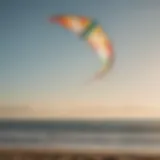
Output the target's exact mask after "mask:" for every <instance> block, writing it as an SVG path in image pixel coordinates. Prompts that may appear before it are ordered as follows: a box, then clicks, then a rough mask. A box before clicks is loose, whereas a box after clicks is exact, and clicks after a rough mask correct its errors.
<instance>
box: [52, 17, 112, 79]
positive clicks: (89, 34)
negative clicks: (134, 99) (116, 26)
mask: <svg viewBox="0 0 160 160" xmlns="http://www.w3.org/2000/svg"><path fill="white" fill-rule="evenodd" d="M50 22H51V23H53V24H58V25H60V26H62V27H64V28H65V29H67V30H69V31H71V32H73V33H75V34H76V35H77V36H79V37H80V38H82V39H84V40H85V41H86V42H88V44H89V45H90V46H91V48H92V49H93V50H94V51H95V52H96V53H97V54H98V56H99V58H100V60H101V62H102V68H101V69H100V70H99V71H98V72H97V73H96V74H95V75H94V77H93V78H92V79H91V80H97V79H101V78H103V77H104V76H105V75H106V73H107V72H108V71H109V70H110V68H111V67H112V64H113V61H114V55H113V48H112V44H111V42H110V40H109V38H108V36H107V34H106V33H105V32H104V30H103V28H102V26H101V25H100V24H99V23H98V22H97V21H96V20H94V19H91V18H88V17H85V16H78V15H55V16H51V17H50Z"/></svg>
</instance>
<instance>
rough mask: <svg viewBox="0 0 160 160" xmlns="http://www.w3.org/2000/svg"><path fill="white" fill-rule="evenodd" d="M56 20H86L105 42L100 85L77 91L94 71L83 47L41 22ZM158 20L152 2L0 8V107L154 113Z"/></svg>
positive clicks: (5, 4) (17, 3)
mask: <svg viewBox="0 0 160 160" xmlns="http://www.w3.org/2000/svg"><path fill="white" fill-rule="evenodd" d="M63 13H73V14H81V15H86V16H89V17H94V18H96V19H97V20H98V21H99V22H100V23H101V24H102V26H103V28H104V30H105V31H106V32H107V33H108V34H109V36H110V38H111V40H112V41H113V45H114V50H115V54H116V60H115V64H114V67H113V69H112V70H111V72H110V73H109V74H108V76H106V78H105V79H104V80H103V81H101V82H99V83H97V84H93V85H90V86H88V87H82V86H83V83H84V82H85V81H86V80H87V79H88V78H90V77H91V76H92V75H93V74H94V73H95V72H96V71H97V70H98V69H99V67H100V65H101V63H100V61H99V59H98V57H97V56H96V54H95V53H93V51H92V50H91V49H90V47H89V46H88V45H87V44H86V43H85V42H84V41H83V40H80V39H79V38H77V37H76V36H75V35H74V34H72V33H70V32H68V31H66V30H64V29H63V28H61V27H59V26H56V25H55V26H54V25H52V24H50V23H49V22H48V18H49V17H50V16H51V15H53V14H63ZM159 17H160V1H159V0H67V1H64V0H27V1H22V0H1V1H0V20H1V26H0V35H1V36H0V44H1V50H0V76H1V78H0V97H1V100H0V101H1V102H0V103H1V104H8V103H9V104H14V105H15V104H22V105H32V106H34V104H35V106H36V104H37V105H38V104H43V103H44V104H46V105H44V107H47V104H48V103H50V104H54V102H55V101H56V102H57V101H58V100H59V101H76V102H77V103H79V104H81V103H86V105H88V106H92V104H93V103H95V102H96V103H97V104H99V105H106V106H124V105H132V106H138V105H143V106H156V107H157V106H159V105H160V98H159V95H160V75H159V70H160V45H159V43H160V19H159ZM54 107H57V108H63V107H62V106H58V105H57V106H54ZM65 107H66V106H65ZM67 107H70V106H69V105H68V106H67Z"/></svg>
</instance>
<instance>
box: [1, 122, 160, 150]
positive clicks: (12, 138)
mask: <svg viewBox="0 0 160 160" xmlns="http://www.w3.org/2000/svg"><path fill="white" fill-rule="evenodd" d="M0 147H1V148H7V147H8V148H9V147H11V148H42V149H69V148H70V149H88V148H89V149H100V150H102V149H138V150H139V149H152V150H153V149H159V150H160V121H153V120H152V121H151V120H110V121H109V120H107V121H95V120H93V121H65V120H64V121H52V120H50V121H49V120H48V121H35V120H28V121H27V120H25V121H24V120H22V121H20V120H0Z"/></svg>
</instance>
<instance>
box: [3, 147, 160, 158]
mask: <svg viewBox="0 0 160 160" xmlns="http://www.w3.org/2000/svg"><path fill="white" fill-rule="evenodd" d="M62 159H63V160H159V159H160V153H158V152H149V151H147V150H146V151H144V152H135V151H133V152H128V153H127V152H126V153H125V152H122V151H119V152H118V151H117V152H115V151H98V152H97V151H91V150H88V151H82V150H81V151H73V150H37V149H32V150H31V149H2V148H1V149H0V160H62Z"/></svg>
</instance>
